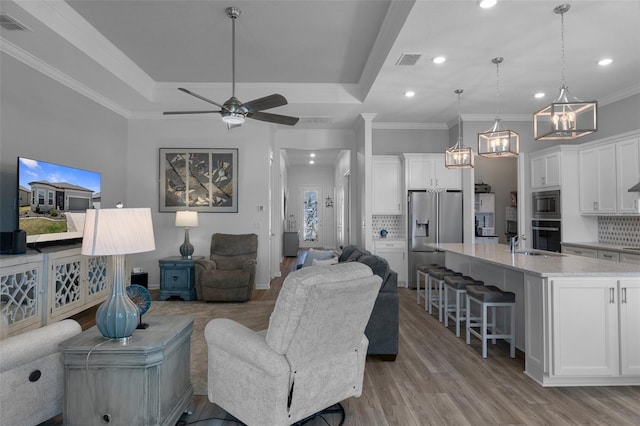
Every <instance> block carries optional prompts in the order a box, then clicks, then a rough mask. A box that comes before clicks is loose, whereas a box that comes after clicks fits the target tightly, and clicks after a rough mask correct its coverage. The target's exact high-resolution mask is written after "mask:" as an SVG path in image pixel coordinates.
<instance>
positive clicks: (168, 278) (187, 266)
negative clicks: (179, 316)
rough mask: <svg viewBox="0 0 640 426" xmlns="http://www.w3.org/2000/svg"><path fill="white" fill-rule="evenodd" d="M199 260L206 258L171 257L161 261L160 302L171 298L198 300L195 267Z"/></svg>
mask: <svg viewBox="0 0 640 426" xmlns="http://www.w3.org/2000/svg"><path fill="white" fill-rule="evenodd" d="M199 259H204V256H193V258H192V259H183V258H182V257H180V256H171V257H166V258H164V259H160V260H159V262H158V263H159V264H160V294H159V299H160V300H167V299H168V298H170V297H171V296H178V297H180V298H182V300H196V290H195V281H196V277H195V265H196V261H197V260H199Z"/></svg>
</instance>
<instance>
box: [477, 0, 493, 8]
mask: <svg viewBox="0 0 640 426" xmlns="http://www.w3.org/2000/svg"><path fill="white" fill-rule="evenodd" d="M496 3H498V0H480V1H478V6H480V7H481V8H483V9H489V8H490V7H493V6H495V5H496Z"/></svg>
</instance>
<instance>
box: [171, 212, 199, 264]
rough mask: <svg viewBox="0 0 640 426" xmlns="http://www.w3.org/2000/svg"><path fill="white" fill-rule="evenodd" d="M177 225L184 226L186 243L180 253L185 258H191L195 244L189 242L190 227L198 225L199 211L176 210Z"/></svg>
mask: <svg viewBox="0 0 640 426" xmlns="http://www.w3.org/2000/svg"><path fill="white" fill-rule="evenodd" d="M176 226H177V227H182V228H184V243H182V245H181V246H180V254H181V255H182V258H183V259H191V256H192V255H193V245H192V244H191V242H189V229H190V228H193V227H196V226H198V212H194V211H188V210H187V211H181V212H176Z"/></svg>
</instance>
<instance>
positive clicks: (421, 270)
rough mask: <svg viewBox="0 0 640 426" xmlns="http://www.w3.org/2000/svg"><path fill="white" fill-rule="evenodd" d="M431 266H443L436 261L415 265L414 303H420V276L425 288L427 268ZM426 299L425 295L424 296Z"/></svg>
mask: <svg viewBox="0 0 640 426" xmlns="http://www.w3.org/2000/svg"><path fill="white" fill-rule="evenodd" d="M431 268H443V269H444V266H441V265H438V264H437V263H423V264H420V265H418V266H416V303H417V304H418V305H419V304H420V292H421V291H420V278H421V277H422V278H423V279H424V288H427V279H428V277H427V275H428V274H429V269H431ZM425 299H426V296H425Z"/></svg>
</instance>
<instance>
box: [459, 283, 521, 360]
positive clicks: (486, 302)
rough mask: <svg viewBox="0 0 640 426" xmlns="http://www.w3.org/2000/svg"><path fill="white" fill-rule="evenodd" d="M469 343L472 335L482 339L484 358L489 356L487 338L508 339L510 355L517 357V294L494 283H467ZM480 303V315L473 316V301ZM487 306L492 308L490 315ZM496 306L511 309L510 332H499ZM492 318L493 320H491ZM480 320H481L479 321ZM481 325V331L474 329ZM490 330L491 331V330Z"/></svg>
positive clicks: (494, 340) (494, 341)
mask: <svg viewBox="0 0 640 426" xmlns="http://www.w3.org/2000/svg"><path fill="white" fill-rule="evenodd" d="M466 299H467V345H470V344H471V335H472V334H473V335H474V336H476V337H477V338H479V339H481V340H482V358H486V357H487V340H489V339H491V340H492V341H493V343H494V344H495V343H496V339H504V340H508V341H509V344H510V350H509V356H511V358H515V357H516V295H515V293H512V292H510V291H502V290H500V289H499V288H498V287H496V286H493V285H488V286H483V285H467V294H466ZM472 302H473V303H477V304H478V305H480V308H481V314H480V316H479V317H472V316H471V303H472ZM487 308H491V315H490V317H489V315H488V312H487ZM496 308H508V309H509V311H508V312H509V323H510V325H509V334H506V333H498V331H499V330H497V329H496ZM489 320H491V322H489ZM478 321H479V322H478ZM474 327H480V331H479V332H478V331H476V330H474ZM489 330H490V332H489Z"/></svg>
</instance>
